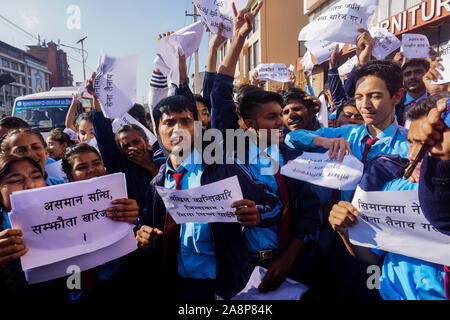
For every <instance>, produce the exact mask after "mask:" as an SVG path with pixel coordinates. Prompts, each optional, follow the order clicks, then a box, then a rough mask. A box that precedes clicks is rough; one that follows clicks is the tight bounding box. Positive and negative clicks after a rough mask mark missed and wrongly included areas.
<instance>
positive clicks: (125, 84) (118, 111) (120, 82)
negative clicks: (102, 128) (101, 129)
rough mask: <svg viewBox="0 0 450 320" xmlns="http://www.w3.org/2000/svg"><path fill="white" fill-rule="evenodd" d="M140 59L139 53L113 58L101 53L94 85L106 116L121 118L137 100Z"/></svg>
mask: <svg viewBox="0 0 450 320" xmlns="http://www.w3.org/2000/svg"><path fill="white" fill-rule="evenodd" d="M138 60H139V54H133V55H129V56H126V57H121V58H112V57H109V56H106V55H105V54H104V53H103V52H101V53H100V59H99V65H98V67H97V72H96V75H95V79H94V84H93V85H94V91H95V94H96V95H97V98H98V100H99V102H100V106H101V108H102V111H103V114H104V115H105V117H107V118H110V119H115V118H120V117H121V116H123V115H124V114H125V113H126V112H128V110H130V109H131V107H132V106H133V104H134V103H135V102H136V73H137V65H138Z"/></svg>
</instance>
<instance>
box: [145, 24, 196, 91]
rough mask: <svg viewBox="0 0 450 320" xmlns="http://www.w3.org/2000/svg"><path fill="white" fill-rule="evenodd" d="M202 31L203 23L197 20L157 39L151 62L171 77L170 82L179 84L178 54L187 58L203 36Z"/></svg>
mask: <svg viewBox="0 0 450 320" xmlns="http://www.w3.org/2000/svg"><path fill="white" fill-rule="evenodd" d="M203 32H204V26H203V23H202V22H201V21H198V22H195V23H193V24H191V25H189V26H187V27H184V28H182V29H180V30H178V31H176V32H174V33H173V34H171V35H170V36H166V37H164V38H162V39H159V40H158V42H157V46H156V58H155V60H154V61H153V63H154V64H155V66H156V67H157V68H158V69H159V70H160V71H161V72H162V74H164V75H165V76H166V77H169V76H170V77H171V80H172V83H174V84H176V85H179V84H180V83H179V78H180V75H179V71H178V67H179V55H185V56H186V58H189V57H190V56H191V55H192V54H193V53H194V52H195V51H197V50H198V48H199V46H200V43H201V41H202V38H203Z"/></svg>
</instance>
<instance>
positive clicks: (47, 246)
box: [10, 173, 136, 270]
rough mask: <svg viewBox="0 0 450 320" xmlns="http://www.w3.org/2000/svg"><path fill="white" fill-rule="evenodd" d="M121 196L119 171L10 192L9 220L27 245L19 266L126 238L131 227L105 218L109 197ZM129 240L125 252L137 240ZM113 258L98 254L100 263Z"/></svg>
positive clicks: (26, 267)
mask: <svg viewBox="0 0 450 320" xmlns="http://www.w3.org/2000/svg"><path fill="white" fill-rule="evenodd" d="M120 198H127V191H126V182H125V175H124V174H123V173H116V174H111V175H106V176H103V177H99V178H93V179H90V180H85V181H79V182H72V183H67V184H61V185H56V186H49V187H45V188H38V189H32V190H25V191H19V192H14V193H13V194H12V195H11V204H12V211H11V213H10V219H11V224H12V227H13V228H15V229H21V230H22V232H23V240H24V242H25V244H26V246H27V248H28V249H29V251H28V252H27V253H26V254H25V255H24V256H22V257H21V263H22V268H23V270H30V269H34V268H38V267H42V266H45V265H50V264H52V263H57V262H60V261H63V260H65V259H69V258H73V257H77V256H81V255H84V254H88V253H92V252H94V251H97V250H100V249H103V248H106V247H109V246H112V245H114V244H115V243H117V242H119V241H120V240H122V239H123V238H125V237H127V236H128V238H129V234H130V232H131V233H132V232H133V230H132V229H133V225H131V224H129V223H126V222H116V221H113V220H111V219H110V218H108V217H107V213H108V212H107V210H106V209H107V208H109V207H112V206H113V205H112V204H111V201H112V200H115V199H120ZM133 238H134V237H133ZM130 241H132V243H128V244H129V245H128V249H127V250H125V251H127V252H126V253H128V252H131V251H133V250H134V249H136V243H135V240H134V239H132V240H130ZM126 253H123V254H126ZM116 258H117V256H112V257H111V258H109V259H108V257H102V261H99V264H102V263H105V262H107V261H110V260H112V259H116ZM105 260H106V261H105ZM75 262H76V261H75ZM74 264H76V263H74ZM91 267H93V266H91Z"/></svg>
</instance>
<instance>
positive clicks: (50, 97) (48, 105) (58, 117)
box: [12, 87, 93, 137]
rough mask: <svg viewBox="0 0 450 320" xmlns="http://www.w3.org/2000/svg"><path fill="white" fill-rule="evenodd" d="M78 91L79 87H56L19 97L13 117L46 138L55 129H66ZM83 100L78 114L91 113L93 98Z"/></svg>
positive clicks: (15, 102)
mask: <svg viewBox="0 0 450 320" xmlns="http://www.w3.org/2000/svg"><path fill="white" fill-rule="evenodd" d="M77 91H78V88H77V87H54V88H52V89H51V90H50V91H47V92H39V93H33V94H29V95H26V96H21V97H18V98H16V100H15V101H14V107H13V110H12V116H13V117H18V118H21V119H23V120H25V121H26V122H27V123H28V124H29V125H30V127H31V128H33V129H37V130H39V131H40V132H42V134H43V136H44V137H45V136H46V135H48V132H49V131H50V130H51V129H53V128H65V121H66V115H67V111H68V110H69V107H70V105H71V104H72V96H73V94H74V93H77ZM81 100H82V102H81V103H82V107H80V106H79V107H78V108H77V113H82V112H85V111H89V110H90V109H91V108H92V106H93V102H92V97H91V96H88V97H83V99H81ZM46 133H47V134H46Z"/></svg>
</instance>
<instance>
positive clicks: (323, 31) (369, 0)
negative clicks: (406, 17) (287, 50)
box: [298, 0, 378, 44]
mask: <svg viewBox="0 0 450 320" xmlns="http://www.w3.org/2000/svg"><path fill="white" fill-rule="evenodd" d="M377 6H378V0H359V1H355V0H341V1H339V2H338V3H336V4H335V5H332V6H331V7H330V8H328V9H327V10H326V11H325V12H324V13H322V14H321V15H320V16H318V17H317V18H316V19H314V21H312V22H310V23H309V24H308V25H306V27H304V28H303V29H302V30H301V31H300V34H299V36H298V40H299V41H308V40H327V41H334V42H342V43H350V44H355V43H356V39H357V38H358V36H359V35H360V34H361V33H360V32H359V31H358V28H364V29H369V25H370V23H371V19H372V17H373V15H374V14H375V11H376V9H377Z"/></svg>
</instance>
